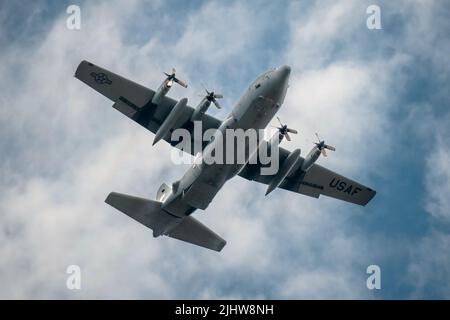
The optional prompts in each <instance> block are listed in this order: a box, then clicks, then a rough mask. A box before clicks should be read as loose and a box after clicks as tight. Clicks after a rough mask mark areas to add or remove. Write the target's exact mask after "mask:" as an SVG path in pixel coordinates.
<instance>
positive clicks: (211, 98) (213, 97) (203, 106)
mask: <svg viewBox="0 0 450 320" xmlns="http://www.w3.org/2000/svg"><path fill="white" fill-rule="evenodd" d="M205 91H206V96H204V97H203V99H202V101H200V103H199V104H198V106H197V107H196V108H195V111H194V113H193V114H192V116H191V121H197V120H200V119H201V118H202V116H203V115H204V114H205V113H206V111H207V110H208V108H209V107H210V106H211V102H212V103H213V104H214V105H215V106H216V108H217V109H220V108H221V106H220V104H219V101H217V99H222V98H223V95H221V94H218V93H214V91H211V92H209V91H208V90H207V89H206V88H205Z"/></svg>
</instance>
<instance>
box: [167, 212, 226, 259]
mask: <svg viewBox="0 0 450 320" xmlns="http://www.w3.org/2000/svg"><path fill="white" fill-rule="evenodd" d="M168 236H169V237H171V238H175V239H178V240H182V241H186V242H190V243H193V244H196V245H198V246H201V247H205V248H208V249H211V250H215V251H220V250H222V248H223V247H225V245H226V244H227V242H226V241H225V240H224V239H222V238H221V237H220V236H218V235H217V234H216V233H214V232H213V231H212V230H210V229H209V228H208V227H206V226H205V225H203V224H201V223H200V221H198V220H196V219H195V218H193V217H191V216H188V217H186V218H184V219H183V221H182V222H181V223H180V224H179V225H178V226H176V227H175V228H174V229H172V231H170V232H169V234H168Z"/></svg>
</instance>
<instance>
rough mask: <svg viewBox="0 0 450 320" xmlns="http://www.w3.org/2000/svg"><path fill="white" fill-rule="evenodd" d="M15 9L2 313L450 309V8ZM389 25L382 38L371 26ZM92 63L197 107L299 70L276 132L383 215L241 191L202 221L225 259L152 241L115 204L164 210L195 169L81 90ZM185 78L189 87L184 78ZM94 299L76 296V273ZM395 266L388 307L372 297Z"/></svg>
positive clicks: (0, 100)
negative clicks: (53, 301)
mask: <svg viewBox="0 0 450 320" xmlns="http://www.w3.org/2000/svg"><path fill="white" fill-rule="evenodd" d="M69 4H71V3H70V2H67V3H65V2H64V1H60V2H58V4H56V3H55V2H51V1H48V2H46V1H36V2H33V3H32V4H31V2H28V1H23V2H22V3H21V2H14V1H2V2H1V3H0V45H1V47H2V48H3V49H2V51H0V62H1V63H0V75H1V76H0V90H1V91H0V134H1V139H0V222H1V230H0V283H1V286H0V298H34V299H36V298H62V299H72V298H163V299H171V298H192V299H195V298H287V299H299V298H312V299H317V298H333V299H336V298H343V299H348V298H376V299H378V298H402V299H403V298H447V299H448V298H450V251H449V247H450V200H449V199H450V198H449V195H450V165H449V164H450V147H449V142H450V130H449V129H448V128H449V125H448V123H449V121H450V113H449V109H448V108H449V107H450V104H449V102H450V99H449V98H448V92H450V90H449V89H450V88H449V85H450V79H449V77H450V76H449V74H450V61H449V55H448V53H449V52H450V21H449V19H448V17H449V16H450V6H449V4H448V3H446V2H444V1H395V2H394V3H393V2H392V1H386V2H384V1H377V2H373V1H337V2H336V1H317V2H314V1H296V2H285V3H281V2H278V1H277V2H273V1H255V2H249V3H247V2H243V1H242V2H228V1H227V2H225V1H208V2H196V1H193V2H190V3H189V4H185V3H184V2H181V1H180V2H176V1H103V2H101V1H99V2H81V3H78V4H79V5H80V7H81V16H82V23H81V30H79V31H71V30H68V29H67V28H66V19H67V16H68V15H67V14H66V12H65V11H66V8H67V6H68V5H69ZM370 4H378V5H379V6H380V7H381V18H382V29H381V30H368V29H367V28H366V19H367V17H368V15H367V14H366V9H367V7H368V6H369V5H370ZM83 59H86V60H89V61H92V62H94V63H96V64H98V65H100V66H103V67H105V68H107V69H109V70H111V71H114V72H116V73H119V74H121V75H123V76H125V77H127V78H130V79H132V80H134V81H136V82H138V83H141V84H143V85H145V86H148V87H152V88H155V87H157V86H158V85H159V84H160V82H161V81H162V79H163V78H162V77H163V75H162V72H163V71H167V70H170V68H171V67H173V66H175V67H176V68H177V71H178V74H179V75H180V77H182V78H185V79H187V80H188V82H189V84H190V86H189V88H188V89H183V88H181V87H180V88H178V87H177V88H174V89H173V90H172V91H171V93H170V95H171V96H172V97H174V98H177V99H179V98H182V97H184V96H187V97H188V98H189V101H190V104H191V105H195V104H196V103H198V99H200V98H199V97H197V94H198V93H200V92H201V90H202V87H201V83H202V82H204V83H205V84H207V86H208V87H210V88H212V89H215V90H217V91H221V92H222V93H223V94H224V95H225V99H224V100H223V103H222V104H223V106H224V108H223V109H222V110H221V111H218V110H214V109H211V110H210V111H209V112H210V113H211V114H213V115H215V116H216V117H219V118H222V119H223V118H225V116H226V115H227V114H228V113H229V112H230V111H231V109H232V107H233V104H234V102H236V101H237V100H238V98H239V96H240V95H241V94H242V93H243V92H244V91H245V90H246V87H247V86H248V84H249V83H250V82H251V81H252V80H253V79H254V78H255V77H256V76H257V75H259V74H260V73H262V72H264V71H265V70H267V69H269V68H271V67H275V66H278V65H281V64H289V65H290V66H291V67H292V73H291V81H290V88H289V90H288V94H287V97H286V100H285V103H284V106H283V108H282V109H281V111H280V114H279V115H280V117H281V118H282V119H283V120H285V121H286V122H288V124H289V126H291V127H294V128H297V129H298V130H299V131H300V134H299V135H297V136H295V138H294V139H293V141H292V142H290V143H287V142H283V143H286V144H285V145H284V146H285V147H286V148H288V149H291V150H292V149H294V148H296V147H301V148H302V153H306V152H308V151H309V149H310V148H311V146H312V142H313V139H314V132H319V133H320V134H321V136H323V137H324V138H325V139H326V140H327V142H329V143H330V144H332V145H335V146H336V147H337V152H335V153H333V154H332V155H330V156H329V157H328V158H324V159H322V158H321V159H320V160H319V161H320V163H321V164H323V165H325V166H327V167H329V168H330V169H332V170H335V171H337V172H339V173H342V174H344V175H346V176H349V177H352V178H354V179H356V180H359V181H361V182H362V183H364V184H367V185H369V186H371V187H373V188H374V189H376V190H377V191H378V194H377V196H376V197H375V199H374V200H373V201H372V202H371V203H370V204H369V205H368V206H367V207H364V208H362V207H355V206H353V205H351V204H347V203H342V202H339V201H338V200H334V199H328V198H320V199H311V198H308V197H305V196H301V195H298V194H293V193H289V192H286V191H282V190H278V191H275V192H273V193H272V194H270V196H268V197H264V192H265V186H263V185H259V184H256V183H251V182H248V181H245V180H243V179H240V178H239V177H237V178H235V179H233V180H231V181H230V182H229V183H228V184H227V185H226V186H225V187H224V188H223V190H222V191H221V192H220V193H219V195H218V196H217V197H216V199H215V201H213V203H212V204H211V205H210V207H209V208H208V209H207V210H206V211H205V212H198V213H196V217H197V218H199V219H200V220H201V221H202V222H204V223H205V224H206V225H208V226H209V227H211V228H212V229H213V230H215V231H216V232H217V233H219V234H220V235H222V236H223V237H224V238H225V239H226V240H227V241H228V243H227V245H226V247H225V248H224V250H223V251H222V252H220V253H217V252H212V251H209V250H205V249H202V248H199V247H195V246H192V245H189V244H185V243H182V242H179V241H176V240H173V239H168V238H159V239H153V237H152V234H151V231H149V230H148V229H146V228H145V227H144V226H141V225H139V224H138V223H136V222H135V221H133V220H131V219H130V218H128V217H127V216H125V215H123V214H121V213H120V212H118V211H116V210H114V209H112V208H111V207H109V206H107V205H106V204H105V203H104V202H103V200H104V199H105V197H106V195H107V194H108V193H109V192H111V191H118V192H123V193H128V194H132V195H137V196H142V197H147V198H152V199H154V197H155V195H156V191H157V189H158V187H159V186H160V184H161V183H163V182H166V183H171V182H172V181H174V180H175V179H177V178H179V177H180V176H181V175H182V174H183V172H184V171H185V170H186V167H185V166H174V165H172V164H171V163H170V161H169V159H170V153H171V150H170V147H169V146H168V145H166V144H164V143H160V144H157V145H156V146H154V147H152V145H151V142H152V140H153V134H151V133H150V132H148V131H146V130H144V129H143V128H142V127H140V126H139V125H137V124H136V123H134V122H132V121H130V120H128V119H127V118H126V117H124V116H123V115H122V114H120V113H119V112H117V111H115V110H114V109H112V108H111V105H112V103H111V102H110V101H109V100H107V99H106V98H104V97H103V96H101V95H100V94H98V93H97V92H95V91H93V90H92V89H91V88H89V87H87V86H86V85H84V84H83V83H81V82H79V81H78V80H77V79H75V78H74V77H73V74H74V72H75V70H76V67H77V65H78V63H79V62H80V61H81V60H83ZM181 75H182V76H181ZM72 264H76V265H79V266H80V267H81V270H82V289H81V290H78V291H77V290H73V291H71V290H68V289H67V288H66V277H67V274H66V273H65V272H66V268H67V266H69V265H72ZM372 264H376V265H379V266H380V267H381V272H382V289H381V290H375V291H371V290H368V289H367V287H366V278H367V276H368V275H367V274H366V268H367V266H369V265H372Z"/></svg>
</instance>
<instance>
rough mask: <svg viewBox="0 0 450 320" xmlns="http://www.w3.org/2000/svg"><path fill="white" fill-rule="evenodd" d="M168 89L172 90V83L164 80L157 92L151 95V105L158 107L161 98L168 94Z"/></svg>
mask: <svg viewBox="0 0 450 320" xmlns="http://www.w3.org/2000/svg"><path fill="white" fill-rule="evenodd" d="M170 88H172V82H170V81H167V80H164V82H163V83H162V84H161V85H160V86H159V88H158V90H157V91H156V92H155V94H154V95H153V98H152V103H153V104H156V105H158V104H159V103H160V102H161V100H162V98H164V97H165V96H166V94H167V93H168V92H169V90H170Z"/></svg>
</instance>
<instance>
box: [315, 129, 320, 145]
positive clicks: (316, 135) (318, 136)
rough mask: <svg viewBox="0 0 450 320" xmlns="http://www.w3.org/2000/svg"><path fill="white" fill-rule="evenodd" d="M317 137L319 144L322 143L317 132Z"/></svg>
mask: <svg viewBox="0 0 450 320" xmlns="http://www.w3.org/2000/svg"><path fill="white" fill-rule="evenodd" d="M316 137H317V140H319V143H320V138H319V135H318V134H317V132H316Z"/></svg>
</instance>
